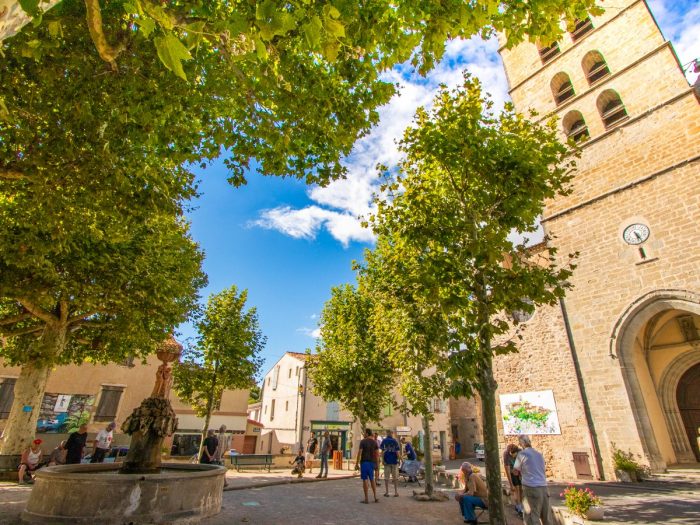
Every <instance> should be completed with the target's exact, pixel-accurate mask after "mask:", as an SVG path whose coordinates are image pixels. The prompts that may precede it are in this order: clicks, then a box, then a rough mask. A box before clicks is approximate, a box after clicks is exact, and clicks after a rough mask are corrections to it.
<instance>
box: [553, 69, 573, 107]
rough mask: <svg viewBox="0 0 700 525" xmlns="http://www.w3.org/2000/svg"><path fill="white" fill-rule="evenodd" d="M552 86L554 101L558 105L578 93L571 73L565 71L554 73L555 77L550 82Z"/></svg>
mask: <svg viewBox="0 0 700 525" xmlns="http://www.w3.org/2000/svg"><path fill="white" fill-rule="evenodd" d="M550 87H551V88H552V95H553V96H554V101H555V102H556V103H557V106H558V105H560V104H562V103H563V102H564V101H566V100H569V99H570V98H572V97H573V96H574V95H575V94H576V93H575V92H574V85H573V84H572V83H571V79H570V78H569V75H567V74H566V73H564V72H561V73H557V74H556V75H554V78H552V81H551V82H550Z"/></svg>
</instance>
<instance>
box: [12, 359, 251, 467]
mask: <svg viewBox="0 0 700 525" xmlns="http://www.w3.org/2000/svg"><path fill="white" fill-rule="evenodd" d="M159 365H160V361H159V360H158V359H157V358H156V356H155V355H153V356H149V357H148V359H147V360H146V362H145V363H140V362H137V361H133V362H132V361H127V362H124V363H123V364H108V365H94V364H90V363H84V364H82V365H67V366H59V367H56V368H55V369H54V370H53V371H52V372H51V374H50V375H49V380H48V384H47V386H46V393H45V395H44V399H43V402H42V406H41V408H40V411H41V412H40V417H39V423H38V425H37V435H38V436H39V437H41V438H42V439H43V440H44V441H45V442H46V443H47V447H50V446H53V445H55V444H57V443H58V442H59V441H60V440H61V439H65V437H66V427H67V426H68V424H69V423H70V421H72V420H75V419H79V420H80V421H81V422H87V423H88V431H89V432H90V433H93V432H97V431H98V430H100V429H101V428H103V427H104V426H105V425H106V424H107V423H108V422H110V421H116V422H117V430H116V431H115V436H114V443H115V444H118V445H127V444H128V443H129V440H130V438H129V436H127V435H125V434H122V433H121V431H120V428H119V425H121V423H122V422H123V421H124V420H125V419H126V417H127V416H128V415H129V414H131V412H132V410H133V409H134V408H136V407H137V406H138V405H139V404H140V403H141V401H142V400H143V399H145V398H146V397H148V396H149V395H150V394H151V391H152V390H153V385H154V382H155V377H156V370H157V368H158V366H159ZM19 372H20V369H19V368H18V367H0V429H2V428H3V427H4V424H5V422H6V421H7V417H8V416H9V412H10V407H11V406H12V401H13V389H14V383H15V380H16V378H17V377H18V376H19ZM171 403H172V405H173V409H174V410H175V413H176V414H177V417H178V430H177V432H176V433H175V435H174V436H173V439H172V442H171V443H169V444H168V446H170V447H171V452H172V453H173V454H174V455H192V454H195V453H196V451H197V448H198V443H199V439H200V434H201V431H202V426H203V424H204V422H203V420H202V419H201V418H198V417H197V416H196V415H195V413H194V410H193V409H192V408H191V407H190V406H189V405H186V404H184V403H183V402H182V401H180V400H179V399H177V396H176V395H175V394H174V393H173V394H171ZM247 405H248V390H227V391H225V392H224V395H223V397H222V400H221V408H220V410H218V411H216V412H215V413H214V414H213V415H212V418H211V424H210V426H211V428H216V429H218V428H219V427H220V426H221V425H226V427H227V431H228V432H230V433H231V434H232V443H231V447H232V448H235V449H237V450H239V451H241V450H242V449H243V447H244V444H245V442H246V440H247V441H248V448H249V447H250V438H246V437H245V436H246V434H248V435H249V436H251V435H252V436H256V435H258V434H259V431H255V432H253V428H250V429H248V432H247V427H248V426H249V423H248V421H247V414H246V409H247ZM253 446H254V445H253Z"/></svg>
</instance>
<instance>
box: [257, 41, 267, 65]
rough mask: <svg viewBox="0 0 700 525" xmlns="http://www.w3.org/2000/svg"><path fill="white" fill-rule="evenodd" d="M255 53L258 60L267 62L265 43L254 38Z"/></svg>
mask: <svg viewBox="0 0 700 525" xmlns="http://www.w3.org/2000/svg"><path fill="white" fill-rule="evenodd" d="M255 53H256V54H257V55H258V58H259V59H260V60H267V57H268V53H267V47H266V46H265V42H263V41H262V40H261V39H260V37H257V36H256V37H255Z"/></svg>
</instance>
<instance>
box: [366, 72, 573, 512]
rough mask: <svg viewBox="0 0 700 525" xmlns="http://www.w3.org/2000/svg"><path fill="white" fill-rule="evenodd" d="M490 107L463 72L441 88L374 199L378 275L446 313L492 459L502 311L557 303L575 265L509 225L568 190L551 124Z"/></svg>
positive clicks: (495, 491) (528, 218)
mask: <svg viewBox="0 0 700 525" xmlns="http://www.w3.org/2000/svg"><path fill="white" fill-rule="evenodd" d="M492 108H493V104H492V102H491V101H490V100H489V99H488V98H487V97H485V96H484V95H483V94H482V91H481V86H480V84H479V83H478V82H477V81H476V80H473V79H471V78H470V77H469V76H468V75H467V76H465V80H464V83H463V85H462V86H461V87H460V88H458V89H456V90H454V91H449V90H447V89H442V90H441V91H440V93H439V94H438V95H437V97H436V98H435V101H434V106H433V108H432V109H431V110H429V111H428V110H425V109H422V108H421V109H419V110H418V112H417V114H416V119H415V126H414V127H410V128H408V129H407V130H406V132H405V134H404V138H403V140H402V142H401V144H400V150H401V151H402V152H403V154H404V159H403V160H402V162H401V163H400V170H399V174H398V176H397V177H396V179H395V180H392V181H390V182H389V183H388V185H387V190H389V192H390V193H393V196H392V198H391V200H390V201H380V202H378V212H377V215H376V216H375V217H374V218H373V226H374V228H375V230H376V231H377V233H378V234H379V236H380V238H382V237H386V238H387V239H389V241H390V242H391V245H390V246H391V248H390V250H387V258H388V259H389V263H388V264H386V265H384V266H383V268H384V269H385V271H387V272H388V274H387V275H386V279H388V280H396V281H397V282H398V283H400V285H401V286H402V287H404V288H406V289H407V290H409V293H410V294H411V295H412V296H413V297H415V298H416V299H415V300H414V302H416V303H417V304H429V305H431V310H432V308H436V309H439V310H441V311H442V312H443V314H444V315H445V316H446V317H447V319H448V326H449V330H450V331H451V332H452V333H453V334H454V335H455V336H456V339H455V340H456V341H458V342H459V346H453V347H452V348H451V349H450V350H451V352H452V354H453V355H455V356H460V355H463V356H467V357H466V358H465V359H460V360H457V361H454V371H453V372H452V373H451V375H452V376H455V375H457V374H456V373H455V372H461V371H465V372H466V373H465V374H464V379H465V382H467V383H471V385H472V386H473V387H474V388H476V389H477V390H478V392H479V394H480V396H481V400H482V408H483V410H482V412H483V417H484V438H485V443H486V457H487V461H488V462H489V463H490V464H492V465H497V464H498V463H499V451H498V433H497V423H496V412H495V390H496V383H495V381H494V378H493V371H492V359H493V356H494V354H499V353H503V352H510V351H515V350H516V349H517V343H516V339H508V336H509V334H510V333H511V331H512V330H513V324H514V321H513V320H512V319H511V317H510V312H513V311H515V310H524V311H532V309H533V308H534V307H535V306H537V305H541V304H553V303H555V302H556V301H557V299H558V298H560V297H562V296H563V295H564V292H565V289H566V287H567V284H566V279H567V278H568V277H569V276H570V275H571V269H572V268H571V266H564V267H562V268H557V267H556V266H555V264H554V262H555V257H556V250H555V248H553V247H552V246H551V245H550V244H547V243H546V240H545V244H544V245H543V246H542V248H541V251H540V255H541V258H540V259H537V258H536V257H534V256H533V253H532V252H531V251H530V250H529V248H528V247H527V243H526V242H525V241H514V240H512V234H513V233H514V232H516V233H518V234H525V235H528V234H531V233H533V232H534V231H535V223H536V219H537V218H538V217H539V216H540V214H541V213H542V211H543V208H544V203H545V200H546V199H549V198H553V197H555V196H556V195H559V194H562V193H565V192H566V191H567V190H566V186H567V183H568V181H569V180H570V179H571V176H572V170H573V167H574V164H573V158H572V156H571V151H570V150H569V149H568V148H567V147H566V146H565V145H563V144H561V143H560V142H559V141H558V139H557V132H556V125H555V122H553V121H551V122H548V123H546V124H543V125H540V124H537V123H534V122H532V121H530V120H528V119H527V118H526V117H525V116H523V115H520V114H517V113H516V112H515V111H514V109H513V107H512V105H510V104H506V106H505V108H504V110H503V111H502V112H501V113H500V114H498V115H494V114H493V111H492ZM404 261H412V263H411V264H406V263H405V262H404ZM465 364H466V365H468V366H469V368H471V370H468V369H465V368H460V365H465ZM487 477H488V484H489V518H490V520H491V523H497V524H503V523H505V518H504V516H503V508H502V501H501V490H500V488H501V483H500V473H499V471H498V469H489V470H488V472H487Z"/></svg>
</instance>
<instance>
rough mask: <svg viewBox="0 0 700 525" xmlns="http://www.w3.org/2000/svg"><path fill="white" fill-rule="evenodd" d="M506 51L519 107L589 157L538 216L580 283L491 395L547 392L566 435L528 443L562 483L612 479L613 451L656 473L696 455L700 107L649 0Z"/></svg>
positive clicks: (699, 415) (532, 330)
mask: <svg viewBox="0 0 700 525" xmlns="http://www.w3.org/2000/svg"><path fill="white" fill-rule="evenodd" d="M500 53H501V56H502V58H503V62H504V65H505V69H506V73H507V77H508V82H509V87H510V95H511V97H512V99H513V102H514V103H515V106H516V108H517V109H518V110H519V111H523V112H524V111H526V110H527V109H528V108H533V109H535V110H536V111H537V112H538V113H539V117H538V118H542V119H545V118H549V117H551V116H557V117H558V119H559V122H560V126H561V133H562V139H563V140H564V139H566V138H567V137H573V138H574V139H575V140H577V141H578V142H579V145H580V147H581V158H580V160H579V162H578V170H577V173H576V176H575V178H574V180H573V192H572V193H571V194H570V195H568V196H566V197H559V198H557V199H555V200H553V201H551V202H548V203H547V206H546V210H545V213H544V216H543V219H542V225H543V228H544V230H545V232H546V233H547V234H549V235H552V236H553V240H552V241H550V242H553V243H554V245H555V246H556V247H557V248H558V249H559V254H560V255H561V256H562V257H565V256H566V255H567V254H569V253H573V252H579V254H580V255H579V258H578V261H577V264H578V267H577V268H576V270H575V272H574V275H573V278H572V279H571V282H572V284H573V285H574V288H573V290H571V291H570V292H569V293H568V294H567V297H566V299H565V300H563V301H561V303H560V304H558V305H557V306H556V307H551V308H539V309H538V310H537V311H536V312H535V313H534V315H533V316H532V317H531V318H530V319H529V320H528V321H527V322H526V325H525V331H524V340H523V342H522V344H521V345H520V353H519V354H514V355H510V356H503V357H499V358H497V360H496V363H495V366H496V378H497V381H498V384H499V390H498V393H497V394H498V395H508V394H516V393H527V392H541V391H551V393H552V395H553V398H554V403H555V405H556V414H557V416H558V419H559V433H552V434H550V435H536V436H533V443H534V446H535V447H537V448H539V449H540V450H542V451H543V453H544V454H545V458H546V459H547V463H548V467H549V470H550V472H549V473H550V475H552V476H554V477H557V478H566V479H576V478H577V477H578V478H583V479H586V478H598V479H600V478H604V479H613V478H614V472H613V466H612V465H613V463H612V454H613V450H614V448H615V447H616V448H619V449H622V450H624V451H631V452H632V453H634V454H635V455H638V456H639V458H640V459H641V462H642V463H644V464H647V465H648V466H649V467H651V468H652V469H653V470H656V471H661V470H664V469H665V468H667V467H668V466H669V465H674V464H679V463H692V462H698V461H700V451H699V450H698V437H699V435H698V431H699V429H700V227H699V224H698V221H699V220H700V101H699V100H698V99H697V98H696V95H695V92H694V90H693V88H692V87H691V86H690V85H689V84H688V82H687V80H686V78H685V77H684V75H683V72H682V69H681V67H680V64H679V62H678V59H677V57H676V55H675V52H674V50H673V48H672V47H671V44H670V43H669V42H667V41H666V40H665V39H664V37H663V35H662V34H661V31H660V29H659V27H658V26H657V24H656V22H655V20H654V18H653V15H652V13H651V11H650V9H649V6H648V5H647V3H646V2H645V1H640V0H626V1H623V0H620V1H619V2H617V3H616V6H615V7H609V8H608V9H607V11H606V12H605V14H603V15H602V16H600V17H593V18H592V19H590V20H588V19H587V20H582V21H580V22H579V24H578V25H577V26H576V28H575V29H572V30H571V31H569V32H567V33H566V34H565V36H564V37H563V38H562V39H561V40H560V41H559V42H558V43H557V44H554V45H552V46H539V45H536V44H534V43H524V44H521V45H519V46H517V47H514V48H512V49H506V48H502V49H501V50H500ZM497 399H498V396H497ZM454 403H457V401H456V400H455V401H454ZM452 413H453V418H454V417H461V421H457V420H456V419H453V422H452V423H453V433H454V429H455V428H457V434H458V435H460V434H467V433H469V432H470V430H469V425H468V423H469V418H470V417H472V416H471V415H470V414H467V413H465V412H464V410H462V412H460V411H458V410H455V407H453V411H452ZM471 432H472V434H473V428H472V430H471ZM500 432H501V438H502V440H503V441H502V444H503V445H505V443H506V442H513V441H514V436H512V435H503V426H502V427H501V429H500Z"/></svg>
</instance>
